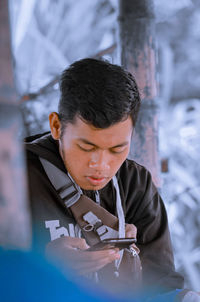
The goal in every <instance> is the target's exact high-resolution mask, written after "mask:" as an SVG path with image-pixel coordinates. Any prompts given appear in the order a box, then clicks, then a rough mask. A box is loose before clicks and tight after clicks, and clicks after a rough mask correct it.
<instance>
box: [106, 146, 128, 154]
mask: <svg viewBox="0 0 200 302" xmlns="http://www.w3.org/2000/svg"><path fill="white" fill-rule="evenodd" d="M125 149H126V148H124V147H123V148H122V147H119V148H114V149H111V150H110V151H111V153H114V154H120V153H122V152H124V151H125Z"/></svg>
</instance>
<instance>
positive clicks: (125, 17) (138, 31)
mask: <svg viewBox="0 0 200 302" xmlns="http://www.w3.org/2000/svg"><path fill="white" fill-rule="evenodd" d="M118 21H119V28H118V29H119V43H118V44H119V49H118V54H119V60H120V64H121V65H122V66H123V67H124V68H125V69H127V70H128V71H129V72H131V73H132V74H133V76H134V77H135V79H136V81H137V83H138V86H139V90H140V94H141V98H142V106H141V110H140V113H139V117H138V121H137V125H136V129H135V135H134V137H133V140H132V144H131V150H130V154H129V157H130V158H132V159H134V160H136V161H137V162H138V163H140V164H142V165H144V166H146V167H147V168H148V169H149V170H150V171H151V174H152V176H153V180H154V182H155V184H156V185H157V186H160V179H159V160H158V126H157V105H156V102H155V98H156V60H155V41H154V38H155V29H154V27H155V20H154V12H153V1H152V0H134V1H130V0H120V1H119V17H118Z"/></svg>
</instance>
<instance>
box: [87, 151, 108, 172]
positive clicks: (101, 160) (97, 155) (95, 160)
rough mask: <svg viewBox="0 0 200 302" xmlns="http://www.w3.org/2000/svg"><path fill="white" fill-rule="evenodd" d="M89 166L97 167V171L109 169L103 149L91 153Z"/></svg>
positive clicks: (106, 155)
mask: <svg viewBox="0 0 200 302" xmlns="http://www.w3.org/2000/svg"><path fill="white" fill-rule="evenodd" d="M89 167H90V168H93V169H97V170H99V171H105V170H109V169H110V165H109V156H108V154H107V152H106V151H105V150H103V151H101V150H99V151H96V152H94V153H93V154H92V157H91V159H90V162H89Z"/></svg>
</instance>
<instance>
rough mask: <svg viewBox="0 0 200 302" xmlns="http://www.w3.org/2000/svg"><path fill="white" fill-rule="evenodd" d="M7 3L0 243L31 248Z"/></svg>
mask: <svg viewBox="0 0 200 302" xmlns="http://www.w3.org/2000/svg"><path fill="white" fill-rule="evenodd" d="M7 5H8V4H7V1H6V0H1V1H0V246H3V247H5V248H20V249H21V248H22V249H27V248H29V245H30V239H31V236H30V234H31V224H30V214H29V209H28V202H27V194H26V192H27V190H26V177H25V163H24V153H23V149H22V143H21V141H20V140H19V132H20V128H21V127H22V120H21V116H20V112H19V108H18V105H17V97H16V93H15V87H14V81H13V71H12V58H11V49H10V30H9V18H8V6H7Z"/></svg>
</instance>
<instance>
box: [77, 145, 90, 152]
mask: <svg viewBox="0 0 200 302" xmlns="http://www.w3.org/2000/svg"><path fill="white" fill-rule="evenodd" d="M78 146H79V148H80V149H81V150H83V151H85V152H90V151H93V150H94V147H82V146H80V145H78Z"/></svg>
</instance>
